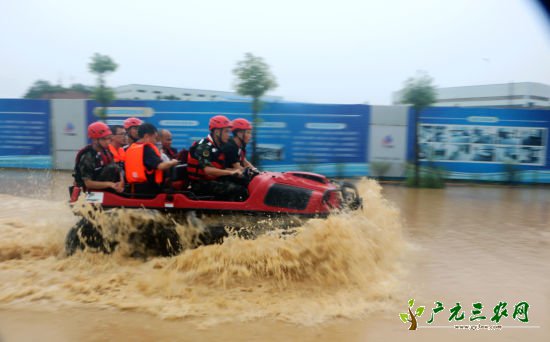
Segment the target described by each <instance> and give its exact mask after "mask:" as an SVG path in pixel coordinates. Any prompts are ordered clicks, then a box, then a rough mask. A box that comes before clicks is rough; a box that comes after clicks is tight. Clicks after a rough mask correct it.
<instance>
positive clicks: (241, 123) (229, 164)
mask: <svg viewBox="0 0 550 342" xmlns="http://www.w3.org/2000/svg"><path fill="white" fill-rule="evenodd" d="M231 131H233V138H232V139H229V142H228V143H227V144H225V145H223V147H222V153H223V154H224V156H225V167H226V168H233V169H244V168H249V169H251V170H253V171H256V172H257V171H258V170H257V169H256V168H255V167H254V165H252V164H251V163H250V162H249V161H248V160H247V159H246V144H248V142H249V141H250V138H252V124H251V123H250V122H249V121H248V120H246V119H243V118H238V119H235V120H233V121H232V122H231Z"/></svg>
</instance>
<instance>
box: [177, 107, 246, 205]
mask: <svg viewBox="0 0 550 342" xmlns="http://www.w3.org/2000/svg"><path fill="white" fill-rule="evenodd" d="M208 128H209V129H210V134H209V135H208V136H207V137H206V138H204V139H201V140H199V141H195V142H194V143H193V145H192V146H191V148H190V149H189V154H188V156H187V176H188V177H189V180H190V186H191V190H192V191H193V192H194V193H195V194H198V195H213V196H215V197H216V199H222V200H244V199H245V198H246V196H247V189H246V187H244V186H243V185H241V184H237V183H236V182H233V181H232V178H233V177H241V176H242V170H240V169H226V168H225V156H224V155H223V153H222V152H221V147H222V146H223V144H225V143H227V141H228V140H229V133H230V131H231V121H229V119H228V118H226V117H225V116H223V115H216V116H214V117H212V118H211V119H210V122H209V124H208Z"/></svg>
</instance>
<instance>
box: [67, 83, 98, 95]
mask: <svg viewBox="0 0 550 342" xmlns="http://www.w3.org/2000/svg"><path fill="white" fill-rule="evenodd" d="M67 90H74V91H78V92H81V93H84V94H88V95H90V94H92V93H93V92H94V87H90V86H87V85H85V84H81V83H74V84H72V85H71V86H70V87H69V89H67Z"/></svg>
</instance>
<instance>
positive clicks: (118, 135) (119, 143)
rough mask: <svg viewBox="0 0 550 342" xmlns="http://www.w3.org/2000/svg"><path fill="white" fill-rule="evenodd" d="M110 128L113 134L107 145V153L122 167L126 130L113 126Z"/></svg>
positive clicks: (124, 155) (124, 154)
mask: <svg viewBox="0 0 550 342" xmlns="http://www.w3.org/2000/svg"><path fill="white" fill-rule="evenodd" d="M110 128H111V132H113V138H112V139H111V143H110V144H109V151H110V152H111V154H112V155H113V157H114V159H115V163H119V165H122V164H123V163H124V158H125V157H126V151H124V148H123V147H124V145H126V130H125V129H124V127H122V126H120V125H113V126H111V127H110Z"/></svg>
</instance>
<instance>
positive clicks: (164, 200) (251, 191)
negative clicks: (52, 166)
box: [66, 168, 362, 256]
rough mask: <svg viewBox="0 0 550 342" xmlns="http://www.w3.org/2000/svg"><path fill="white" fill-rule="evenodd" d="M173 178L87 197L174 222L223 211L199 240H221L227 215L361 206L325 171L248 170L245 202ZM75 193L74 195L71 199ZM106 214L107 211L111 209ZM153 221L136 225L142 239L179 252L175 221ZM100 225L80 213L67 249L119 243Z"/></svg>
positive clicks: (303, 213)
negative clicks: (159, 186)
mask: <svg viewBox="0 0 550 342" xmlns="http://www.w3.org/2000/svg"><path fill="white" fill-rule="evenodd" d="M182 169H184V170H185V168H182ZM174 179H178V181H175V182H171V183H170V186H169V187H168V188H167V190H166V191H164V192H162V193H159V194H141V193H131V192H124V193H114V192H112V191H97V190H93V191H90V192H87V193H86V201H87V202H89V203H94V205H95V207H96V208H101V209H112V208H126V209H132V208H135V209H136V210H143V209H146V210H148V211H151V210H152V211H154V212H160V213H166V214H167V215H169V216H170V217H172V218H173V219H174V220H176V221H178V220H181V219H182V217H183V218H184V219H185V218H186V215H187V214H188V213H200V214H203V213H205V214H214V215H218V214H221V215H218V216H220V217H221V219H222V220H221V222H220V224H219V225H215V226H209V227H207V228H208V229H206V231H205V232H204V233H203V234H201V236H199V240H201V243H203V244H208V243H216V242H220V241H223V237H225V236H227V232H226V230H225V227H226V226H227V225H229V224H230V222H229V223H226V222H225V221H224V220H225V219H226V218H227V217H228V216H224V215H225V214H237V215H238V214H245V215H247V216H259V217H277V216H285V217H305V218H309V217H326V216H328V215H329V214H331V213H332V212H334V211H338V210H341V209H352V210H355V209H358V208H360V207H361V206H362V200H361V198H360V197H359V196H358V194H357V190H356V189H355V187H354V186H353V185H351V184H349V183H336V182H333V181H331V180H329V179H328V178H326V177H325V176H322V175H319V174H315V173H309V172H298V171H296V172H294V171H293V172H261V173H258V174H254V175H251V179H250V183H249V184H248V197H247V198H246V199H245V200H243V201H220V200H216V198H215V196H214V195H215V194H212V196H197V195H195V194H194V193H193V192H191V191H188V190H187V180H186V177H185V175H184V177H183V178H181V177H176V178H174ZM182 179H183V180H182ZM73 195H74V193H73ZM77 197H78V196H72V198H71V202H74V201H75V200H76V198H77ZM105 213H106V214H107V215H108V214H109V210H107V211H106V212H105ZM153 221H154V220H153ZM153 221H148V222H147V223H144V224H142V227H140V230H141V231H143V232H144V234H143V235H144V237H143V238H140V241H142V242H143V244H145V245H147V246H149V249H151V250H154V251H155V252H156V254H157V255H163V256H169V255H175V254H177V253H179V252H181V250H182V246H181V243H180V240H179V237H178V235H177V232H176V230H175V226H170V224H167V223H166V222H164V223H159V222H153ZM103 229H104V227H96V226H94V225H93V224H92V223H91V222H89V221H88V220H87V219H86V218H82V220H80V221H79V222H78V223H77V225H76V226H75V227H73V228H72V229H71V230H70V231H69V233H68V235H67V239H66V250H67V254H69V255H70V254H72V253H74V252H75V251H76V250H77V249H86V247H91V248H94V249H96V250H100V251H103V252H105V253H110V252H111V251H112V250H113V248H115V247H116V245H117V243H118V242H117V241H114V242H113V241H107V242H106V241H105V238H104V236H103V235H104V234H103V233H102V231H103Z"/></svg>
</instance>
